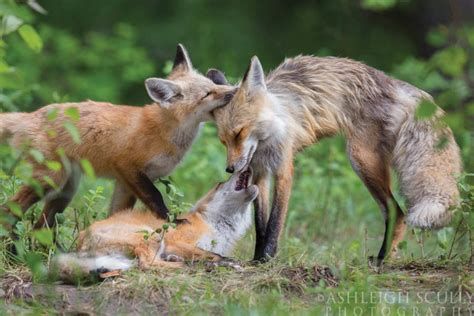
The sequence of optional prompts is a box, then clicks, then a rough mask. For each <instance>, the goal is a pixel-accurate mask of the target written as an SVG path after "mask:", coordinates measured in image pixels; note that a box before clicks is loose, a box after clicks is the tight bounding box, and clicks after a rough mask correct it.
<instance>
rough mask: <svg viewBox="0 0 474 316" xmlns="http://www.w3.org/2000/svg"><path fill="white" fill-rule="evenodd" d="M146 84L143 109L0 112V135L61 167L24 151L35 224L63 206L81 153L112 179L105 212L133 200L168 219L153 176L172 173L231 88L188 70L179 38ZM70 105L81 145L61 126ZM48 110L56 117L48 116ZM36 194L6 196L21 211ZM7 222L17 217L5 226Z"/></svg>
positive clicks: (96, 105) (93, 106)
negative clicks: (36, 209) (163, 75)
mask: <svg viewBox="0 0 474 316" xmlns="http://www.w3.org/2000/svg"><path fill="white" fill-rule="evenodd" d="M145 86H146V89H147V91H148V94H149V95H150V97H151V98H152V99H153V100H154V101H155V102H156V103H154V104H151V105H147V106H145V107H133V106H117V105H112V104H109V103H102V102H93V101H86V102H80V103H63V104H51V105H48V106H45V107H43V108H40V109H39V110H37V111H35V112H33V113H0V140H1V139H4V138H9V139H10V143H11V144H12V145H13V146H14V147H16V148H22V146H24V144H28V145H29V146H30V147H32V148H35V149H36V150H39V151H40V152H41V153H42V155H43V156H44V159H45V160H46V161H48V160H54V161H61V162H62V164H63V165H62V168H61V170H59V171H57V170H51V169H49V168H47V167H46V166H44V165H43V164H41V163H38V161H36V160H35V159H33V157H31V156H30V157H28V161H29V162H30V163H31V165H32V166H33V178H34V179H35V180H36V181H37V182H38V183H39V184H40V186H41V188H42V191H43V195H44V197H45V200H46V203H45V206H44V211H43V213H42V215H41V218H40V219H39V221H38V222H37V223H36V225H35V227H37V228H38V227H42V226H43V225H44V224H47V225H48V226H52V225H54V222H55V214H56V213H58V212H62V211H63V210H64V209H65V208H66V206H67V205H68V204H69V202H70V201H71V199H72V197H73V195H74V193H75V192H76V188H77V184H78V180H79V177H80V174H81V172H80V167H79V162H80V161H81V159H88V160H89V162H90V163H91V164H92V166H93V167H94V170H95V172H96V174H97V175H99V176H104V177H111V178H115V179H116V187H115V191H114V194H113V198H112V203H111V213H114V212H116V211H117V210H120V209H125V208H131V207H133V205H134V204H135V201H136V198H139V199H140V200H141V201H142V202H143V203H144V204H145V205H146V206H147V207H148V208H149V209H150V210H151V211H152V212H154V213H155V214H156V215H158V216H159V217H160V218H161V219H167V215H168V209H167V207H166V205H165V204H164V202H163V198H162V196H161V194H160V192H159V191H158V190H157V189H156V187H155V186H154V184H153V181H155V180H156V179H158V178H159V177H164V176H166V175H168V174H170V173H171V171H172V170H173V169H174V168H175V167H176V165H177V164H178V163H179V162H180V161H181V159H182V158H183V156H184V154H185V153H186V152H187V151H188V149H189V148H190V146H191V144H192V143H193V141H194V139H195V138H196V136H197V135H198V131H199V128H200V126H201V123H202V122H204V121H209V120H211V119H212V116H211V114H210V112H211V111H212V110H214V109H216V108H217V107H220V106H223V105H225V104H226V103H227V102H228V101H229V100H230V98H231V96H232V91H233V88H231V87H228V86H223V85H216V84H214V83H213V82H212V81H211V80H209V79H208V78H207V77H205V76H203V75H201V74H199V73H198V72H197V71H196V70H194V69H193V67H192V64H191V61H190V59H189V56H188V53H187V51H186V49H185V48H184V46H182V45H181V44H180V45H178V48H177V53H176V57H175V61H174V66H173V70H172V72H171V74H170V75H169V77H168V79H158V78H149V79H147V80H146V81H145ZM71 108H75V109H76V110H77V112H78V113H79V117H80V118H79V120H78V122H76V123H75V125H76V128H77V131H78V134H79V135H80V143H77V142H74V141H73V139H72V138H71V136H70V135H69V134H68V132H67V130H66V129H65V127H64V125H65V124H67V123H66V122H67V121H68V120H69V117H68V116H67V114H68V111H69V109H71ZM54 112H56V115H57V117H56V119H54V120H51V119H49V117H50V115H51V113H54ZM61 151H63V154H62V155H61V154H60V152H61ZM46 179H49V180H50V181H46ZM51 180H52V181H51ZM51 182H54V183H55V184H56V185H57V188H55V187H54V186H53V185H51ZM40 198H41V195H40V194H38V192H37V190H35V188H33V187H32V186H27V185H25V186H23V187H21V188H20V190H19V191H18V192H17V193H16V195H15V196H13V198H12V199H11V201H12V202H15V203H17V204H19V206H20V207H21V209H22V210H23V211H26V210H27V209H28V208H29V207H30V206H31V205H32V204H34V203H36V202H37V201H39V200H40ZM3 209H4V210H8V208H7V207H6V206H4V207H3ZM14 222H16V219H12V222H10V223H7V224H6V226H7V227H8V226H11V224H12V223H14ZM4 224H5V223H4Z"/></svg>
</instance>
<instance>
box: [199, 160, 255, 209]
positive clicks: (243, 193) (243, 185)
mask: <svg viewBox="0 0 474 316" xmlns="http://www.w3.org/2000/svg"><path fill="white" fill-rule="evenodd" d="M251 183H252V169H251V168H249V169H247V170H245V171H242V172H240V173H235V174H233V175H232V177H230V179H229V180H227V181H226V182H221V183H219V184H217V185H216V186H215V187H214V188H213V189H212V190H211V191H209V192H208V193H207V194H206V195H205V196H204V197H203V198H202V199H201V200H199V202H198V203H196V206H195V210H196V211H197V212H200V213H201V214H202V215H204V216H205V217H207V218H212V217H213V216H229V217H232V216H233V215H241V214H243V213H245V212H246V211H247V210H249V207H250V203H251V202H252V201H253V200H254V199H255V198H256V197H257V195H258V187H257V186H256V185H252V184H251Z"/></svg>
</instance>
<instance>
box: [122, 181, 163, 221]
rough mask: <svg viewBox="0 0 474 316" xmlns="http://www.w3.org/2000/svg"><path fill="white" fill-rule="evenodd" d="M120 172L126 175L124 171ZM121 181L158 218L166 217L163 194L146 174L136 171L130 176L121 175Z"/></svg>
mask: <svg viewBox="0 0 474 316" xmlns="http://www.w3.org/2000/svg"><path fill="white" fill-rule="evenodd" d="M122 174H123V175H126V173H122ZM121 181H123V182H124V183H126V184H127V186H128V187H129V189H130V191H131V192H133V193H134V194H135V196H136V197H138V198H139V199H140V200H141V201H142V202H143V203H144V204H145V205H146V206H147V207H148V208H149V209H150V210H151V211H153V212H154V213H155V214H156V215H157V216H158V217H159V218H162V219H164V220H167V219H168V214H169V210H168V208H167V207H166V204H165V201H164V200H163V196H162V195H161V193H160V191H158V189H157V188H156V187H155V185H154V184H153V182H152V181H151V180H150V179H149V178H148V176H147V175H145V174H144V173H142V172H138V173H136V174H135V175H134V176H132V177H127V176H123V177H122V178H121Z"/></svg>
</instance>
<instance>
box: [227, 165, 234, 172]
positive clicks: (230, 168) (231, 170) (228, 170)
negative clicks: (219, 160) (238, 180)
mask: <svg viewBox="0 0 474 316" xmlns="http://www.w3.org/2000/svg"><path fill="white" fill-rule="evenodd" d="M225 171H226V172H227V173H234V166H229V167H227V168H225Z"/></svg>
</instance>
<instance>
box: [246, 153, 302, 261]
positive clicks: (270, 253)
mask: <svg viewBox="0 0 474 316" xmlns="http://www.w3.org/2000/svg"><path fill="white" fill-rule="evenodd" d="M292 183H293V155H291V154H290V155H288V159H287V160H285V162H283V164H282V166H281V167H280V168H279V170H277V172H276V173H275V188H274V194H273V205H272V211H271V213H270V218H269V219H268V223H267V227H266V232H265V242H264V246H263V250H262V251H261V252H260V253H255V256H254V259H255V260H266V259H267V258H269V257H274V256H275V255H276V252H277V248H278V239H279V238H280V234H281V232H282V230H283V225H284V224H285V219H286V213H287V212H288V202H289V199H290V194H291V185H292Z"/></svg>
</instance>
